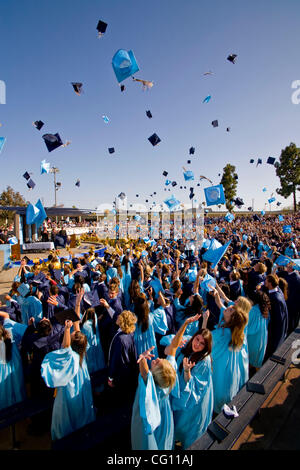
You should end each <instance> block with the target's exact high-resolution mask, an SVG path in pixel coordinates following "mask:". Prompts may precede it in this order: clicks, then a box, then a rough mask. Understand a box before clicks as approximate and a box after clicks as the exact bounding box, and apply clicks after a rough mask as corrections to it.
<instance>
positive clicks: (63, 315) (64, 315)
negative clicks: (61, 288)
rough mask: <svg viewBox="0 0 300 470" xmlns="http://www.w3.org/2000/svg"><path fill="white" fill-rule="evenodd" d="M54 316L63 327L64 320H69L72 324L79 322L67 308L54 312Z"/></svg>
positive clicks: (73, 311)
mask: <svg viewBox="0 0 300 470" xmlns="http://www.w3.org/2000/svg"><path fill="white" fill-rule="evenodd" d="M54 316H55V318H56V320H57V321H58V323H60V324H61V325H64V324H65V322H66V320H71V321H72V322H75V321H79V318H78V316H77V315H76V313H75V310H73V308H67V309H66V310H60V311H58V312H55V313H54Z"/></svg>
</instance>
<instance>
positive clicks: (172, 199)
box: [164, 196, 180, 210]
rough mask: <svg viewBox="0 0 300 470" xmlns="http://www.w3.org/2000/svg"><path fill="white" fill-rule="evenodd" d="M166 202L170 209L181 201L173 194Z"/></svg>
mask: <svg viewBox="0 0 300 470" xmlns="http://www.w3.org/2000/svg"><path fill="white" fill-rule="evenodd" d="M164 203H165V204H166V205H167V206H168V208H169V209H170V210H172V209H174V208H175V207H177V206H178V205H179V204H180V201H178V199H176V198H175V196H171V197H170V198H168V199H165V200H164Z"/></svg>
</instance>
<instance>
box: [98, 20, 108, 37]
mask: <svg viewBox="0 0 300 470" xmlns="http://www.w3.org/2000/svg"><path fill="white" fill-rule="evenodd" d="M106 28H107V23H104V21H101V20H99V21H98V24H97V28H96V29H97V31H98V36H99V37H101V36H102V35H103V34H104V33H105V31H106Z"/></svg>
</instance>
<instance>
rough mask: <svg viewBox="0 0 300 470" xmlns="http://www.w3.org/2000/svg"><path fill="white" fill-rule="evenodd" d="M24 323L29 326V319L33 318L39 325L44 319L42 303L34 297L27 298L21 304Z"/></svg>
mask: <svg viewBox="0 0 300 470" xmlns="http://www.w3.org/2000/svg"><path fill="white" fill-rule="evenodd" d="M21 315H22V323H24V325H28V320H29V318H31V317H33V318H34V321H35V323H36V324H37V323H38V322H39V321H41V320H42V318H43V305H42V302H41V301H40V300H39V299H38V298H37V297H34V296H32V295H30V296H29V297H26V298H25V299H24V300H23V302H22V304H21Z"/></svg>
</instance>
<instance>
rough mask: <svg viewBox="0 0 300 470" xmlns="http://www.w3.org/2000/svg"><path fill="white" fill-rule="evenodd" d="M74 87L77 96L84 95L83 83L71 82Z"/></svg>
mask: <svg viewBox="0 0 300 470" xmlns="http://www.w3.org/2000/svg"><path fill="white" fill-rule="evenodd" d="M71 85H72V87H73V88H74V91H75V93H76V95H80V94H81V93H82V83H80V82H71Z"/></svg>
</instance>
